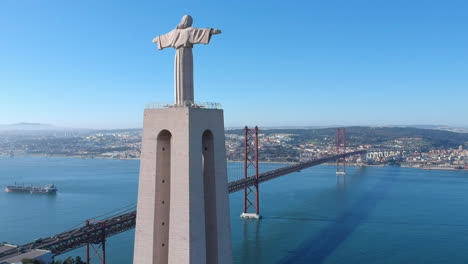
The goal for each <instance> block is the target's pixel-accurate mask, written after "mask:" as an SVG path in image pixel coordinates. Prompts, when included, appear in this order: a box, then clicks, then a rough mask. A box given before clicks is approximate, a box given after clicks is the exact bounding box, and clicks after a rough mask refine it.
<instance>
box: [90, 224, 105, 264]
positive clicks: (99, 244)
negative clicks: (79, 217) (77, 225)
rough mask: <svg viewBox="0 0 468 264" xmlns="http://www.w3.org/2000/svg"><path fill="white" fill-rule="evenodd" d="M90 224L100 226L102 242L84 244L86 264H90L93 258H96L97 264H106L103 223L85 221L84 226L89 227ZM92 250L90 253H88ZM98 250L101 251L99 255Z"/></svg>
mask: <svg viewBox="0 0 468 264" xmlns="http://www.w3.org/2000/svg"><path fill="white" fill-rule="evenodd" d="M91 222H96V223H97V224H98V225H101V228H102V229H101V233H102V240H100V241H89V242H88V244H86V264H91V260H92V259H93V258H94V257H97V259H98V260H99V263H101V264H106V232H105V230H106V226H105V223H103V222H101V221H92V220H86V225H87V226H89V225H91ZM91 249H92V251H90V250H91ZM99 249H101V254H99Z"/></svg>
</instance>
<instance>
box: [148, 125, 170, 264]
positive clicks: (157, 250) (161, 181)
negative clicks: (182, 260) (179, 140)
mask: <svg viewBox="0 0 468 264" xmlns="http://www.w3.org/2000/svg"><path fill="white" fill-rule="evenodd" d="M171 137H172V135H171V133H170V132H169V131H167V130H163V131H161V132H160V133H159V135H158V138H157V150H156V186H155V195H156V197H155V202H156V210H155V211H154V213H155V215H154V219H155V221H154V234H153V236H154V245H153V246H154V255H153V263H155V264H167V263H168V253H169V250H168V249H169V212H170V211H169V208H170V207H169V206H170V195H171V188H170V187H171Z"/></svg>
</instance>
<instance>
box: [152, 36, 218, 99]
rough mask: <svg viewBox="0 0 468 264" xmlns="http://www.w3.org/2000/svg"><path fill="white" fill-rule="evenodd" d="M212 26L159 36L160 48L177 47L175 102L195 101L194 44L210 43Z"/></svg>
mask: <svg viewBox="0 0 468 264" xmlns="http://www.w3.org/2000/svg"><path fill="white" fill-rule="evenodd" d="M211 35H212V33H211V28H204V29H198V28H194V27H187V28H184V29H174V30H172V31H171V32H169V33H167V34H165V35H161V36H158V37H157V43H158V49H160V50H162V49H164V48H169V47H172V48H174V49H176V55H175V63H174V66H175V69H174V75H175V76H174V84H175V101H176V102H175V103H176V105H185V104H187V103H193V102H194V94H193V55H192V48H193V44H199V43H201V44H208V43H210V39H211Z"/></svg>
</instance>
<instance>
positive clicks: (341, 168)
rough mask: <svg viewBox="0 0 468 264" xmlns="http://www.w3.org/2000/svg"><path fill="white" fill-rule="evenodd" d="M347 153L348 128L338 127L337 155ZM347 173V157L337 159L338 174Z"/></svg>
mask: <svg viewBox="0 0 468 264" xmlns="http://www.w3.org/2000/svg"><path fill="white" fill-rule="evenodd" d="M345 153H346V129H345V128H337V129H336V155H340V154H345ZM340 175H346V158H345V157H343V158H338V159H337V160H336V176H340Z"/></svg>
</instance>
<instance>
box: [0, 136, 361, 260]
mask: <svg viewBox="0 0 468 264" xmlns="http://www.w3.org/2000/svg"><path fill="white" fill-rule="evenodd" d="M244 138H245V140H244V168H243V178H241V179H236V180H234V181H230V182H229V183H228V190H229V193H234V192H238V191H244V196H243V198H244V210H243V212H242V216H243V217H247V218H260V196H259V195H260V190H259V185H260V183H263V182H266V181H269V180H273V179H276V178H279V177H281V176H285V175H288V174H291V173H294V172H298V171H301V170H303V169H306V168H309V167H312V166H316V165H319V164H323V163H328V162H333V161H336V168H337V171H336V174H337V177H339V176H340V175H345V174H346V158H347V157H350V156H354V155H362V154H364V153H366V152H367V150H355V151H347V150H346V136H345V130H344V128H339V129H337V135H336V153H334V154H333V155H328V156H325V157H321V158H315V159H312V160H310V161H306V162H300V163H297V164H293V165H289V166H285V167H282V168H279V169H275V170H271V171H267V172H262V173H260V172H259V141H258V128H257V127H255V128H254V129H249V128H247V127H245V129H244ZM136 213H137V212H136V210H135V206H131V207H129V208H127V209H125V210H124V211H120V212H119V214H114V215H111V216H107V217H106V218H103V219H100V220H99V221H97V220H87V221H85V222H84V223H83V224H80V225H79V226H77V227H74V228H72V229H70V230H67V231H65V232H62V233H60V234H56V235H53V236H51V237H48V238H42V239H36V240H35V241H33V242H31V243H27V244H24V245H21V246H18V247H15V248H12V249H9V250H6V251H3V252H0V263H1V262H2V260H6V259H10V258H12V257H15V256H18V255H21V254H23V253H25V252H28V251H30V250H32V249H42V250H49V251H50V252H51V253H52V255H53V256H57V255H61V254H63V253H66V252H68V251H71V250H74V249H77V248H81V247H86V263H88V264H90V263H91V259H92V258H94V259H97V260H98V261H99V263H103V264H105V263H106V239H107V238H108V237H111V236H113V235H116V234H119V233H122V232H125V231H127V230H130V229H133V228H135V223H136Z"/></svg>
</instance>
